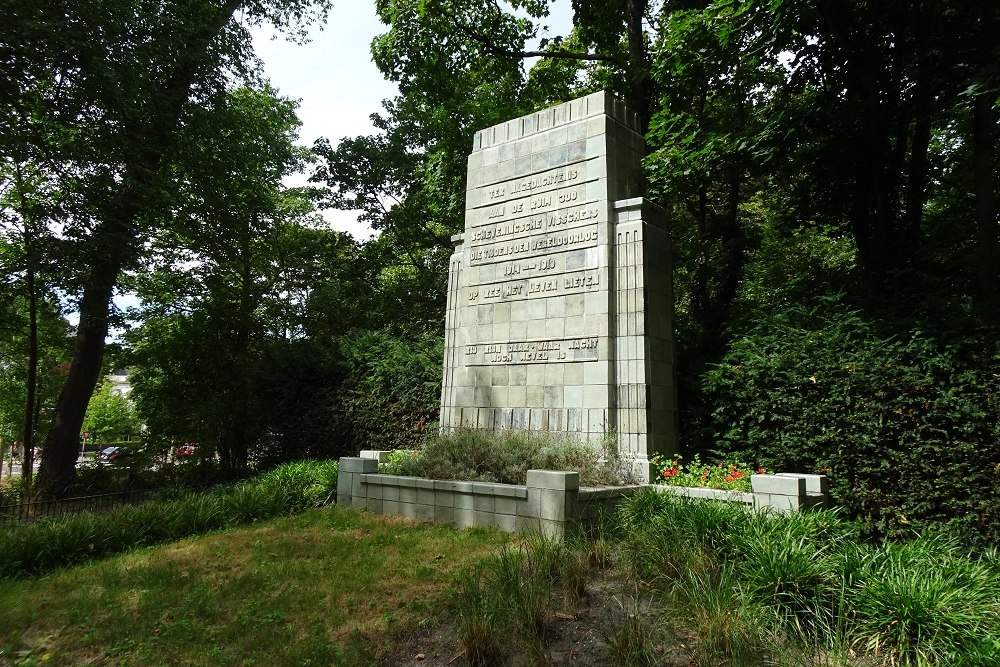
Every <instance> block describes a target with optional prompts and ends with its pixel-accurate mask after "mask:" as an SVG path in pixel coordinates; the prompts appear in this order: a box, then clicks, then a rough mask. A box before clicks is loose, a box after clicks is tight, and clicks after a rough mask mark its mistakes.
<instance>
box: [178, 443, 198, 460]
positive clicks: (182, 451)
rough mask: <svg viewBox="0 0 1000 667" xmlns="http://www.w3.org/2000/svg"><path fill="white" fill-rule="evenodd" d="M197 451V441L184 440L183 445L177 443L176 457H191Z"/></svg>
mask: <svg viewBox="0 0 1000 667" xmlns="http://www.w3.org/2000/svg"><path fill="white" fill-rule="evenodd" d="M197 453H198V443H195V442H185V443H184V444H183V445H178V446H177V450H176V454H177V458H179V459H183V458H187V457H191V456H194V455H195V454H197Z"/></svg>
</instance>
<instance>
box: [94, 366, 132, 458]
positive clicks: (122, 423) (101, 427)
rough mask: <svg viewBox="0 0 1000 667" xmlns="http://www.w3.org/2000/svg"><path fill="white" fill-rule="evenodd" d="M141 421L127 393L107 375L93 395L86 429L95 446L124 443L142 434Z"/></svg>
mask: <svg viewBox="0 0 1000 667" xmlns="http://www.w3.org/2000/svg"><path fill="white" fill-rule="evenodd" d="M141 426H142V424H141V423H140V421H139V418H138V416H137V415H136V413H135V408H134V407H133V405H132V401H131V400H129V398H128V396H126V395H125V394H123V393H121V392H120V391H118V390H116V389H115V387H114V386H113V385H112V383H111V382H110V381H109V380H108V379H107V378H106V379H105V380H104V382H102V383H101V384H100V386H98V388H97V391H95V392H94V395H93V396H91V397H90V403H89V404H88V405H87V414H86V416H85V417H84V419H83V430H84V432H86V433H87V434H88V439H89V440H90V441H91V442H93V443H94V444H95V445H105V444H108V443H112V442H123V441H125V440H128V439H129V438H131V437H133V436H137V435H139V431H140V429H141Z"/></svg>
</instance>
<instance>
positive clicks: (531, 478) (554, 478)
mask: <svg viewBox="0 0 1000 667" xmlns="http://www.w3.org/2000/svg"><path fill="white" fill-rule="evenodd" d="M527 486H528V487H529V488H535V489H553V490H556V491H577V490H579V489H580V473H578V472H566V471H560V470H529V471H528V483H527Z"/></svg>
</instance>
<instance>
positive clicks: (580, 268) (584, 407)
mask: <svg viewBox="0 0 1000 667" xmlns="http://www.w3.org/2000/svg"><path fill="white" fill-rule="evenodd" d="M638 129H639V123H638V118H637V116H636V115H635V114H634V113H633V112H631V111H629V110H628V109H626V108H625V106H624V105H623V104H622V103H621V102H619V101H618V100H616V99H615V98H614V97H612V96H611V95H610V94H608V93H604V92H601V93H595V94H593V95H588V96H586V97H583V98H580V99H576V100H573V101H571V102H567V103H565V104H560V105H559V106H555V107H552V108H549V109H545V110H543V111H539V112H537V113H533V114H530V115H528V116H524V117H522V118H516V119H514V120H511V121H509V122H506V123H502V124H500V125H495V126H493V127H490V128H487V129H485V130H482V131H480V132H477V133H476V135H475V140H474V142H473V151H472V154H471V155H470V156H469V178H468V186H467V191H466V213H465V232H464V233H463V234H457V235H455V236H454V237H453V239H452V240H453V241H454V242H455V253H454V254H453V255H452V257H451V265H450V270H449V274H448V311H447V319H446V325H445V326H446V329H445V359H444V384H443V389H442V394H441V428H442V429H443V430H445V431H447V430H454V429H457V428H462V427H466V428H474V429H484V430H499V429H525V430H528V431H536V432H548V433H554V434H565V435H566V436H568V437H572V438H576V439H583V440H593V441H601V440H603V439H604V438H605V437H606V436H607V435H608V434H614V435H615V437H616V439H617V442H618V447H619V450H620V452H621V453H622V455H624V456H627V457H629V458H630V459H631V460H633V461H634V463H635V466H636V470H637V472H638V473H639V475H640V476H648V474H649V473H648V471H649V465H648V458H649V456H651V455H652V454H654V453H657V452H663V453H672V452H673V451H675V449H676V399H675V395H676V394H675V388H674V379H673V332H672V324H671V316H672V288H671V260H670V245H669V240H668V237H667V233H666V231H665V228H664V219H663V215H662V214H661V212H660V211H659V210H658V209H657V208H655V207H654V206H652V205H651V204H650V203H648V202H644V201H643V200H642V198H641V196H640V195H641V180H642V179H641V170H640V160H641V158H642V155H643V148H644V144H643V138H642V135H640V134H639V132H638Z"/></svg>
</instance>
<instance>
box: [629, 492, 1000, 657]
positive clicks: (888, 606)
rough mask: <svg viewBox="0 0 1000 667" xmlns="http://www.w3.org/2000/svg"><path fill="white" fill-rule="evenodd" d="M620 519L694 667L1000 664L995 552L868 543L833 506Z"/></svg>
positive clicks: (695, 510)
mask: <svg viewBox="0 0 1000 667" xmlns="http://www.w3.org/2000/svg"><path fill="white" fill-rule="evenodd" d="M618 519H619V526H620V527H619V533H618V539H619V544H620V547H621V557H622V562H623V563H624V564H625V565H626V566H627V567H628V568H629V570H630V571H631V572H632V573H633V574H634V575H635V576H636V577H638V578H639V579H640V580H642V581H645V582H648V583H649V584H650V585H652V586H654V587H655V588H656V590H658V591H659V593H660V595H661V596H662V598H663V600H664V601H665V604H666V605H667V607H668V608H669V610H670V617H671V618H672V619H673V622H674V624H675V625H676V626H677V627H678V629H679V630H680V631H682V632H684V633H687V634H689V635H692V636H695V637H697V642H696V643H695V644H694V645H693V649H692V651H693V655H694V657H695V660H696V662H697V663H698V664H732V665H737V664H746V665H751V664H763V663H764V662H766V661H768V660H770V658H768V657H767V656H768V655H771V656H772V657H773V656H774V655H775V654H776V653H777V654H786V655H787V654H790V653H795V654H798V655H813V656H815V655H820V654H823V655H825V656H827V657H828V658H829V657H830V656H842V657H843V656H855V657H857V659H858V660H861V661H863V660H869V661H871V663H872V664H882V663H884V664H891V665H900V666H912V667H924V666H926V667H930V666H931V665H983V666H984V667H985V666H986V665H997V664H1000V640H997V638H998V637H1000V568H998V567H997V554H996V551H995V550H989V551H986V552H984V553H982V554H980V555H973V554H971V553H969V552H968V551H966V550H964V549H963V548H962V547H961V546H960V543H959V542H957V541H956V540H954V539H949V538H944V537H941V536H936V535H931V534H928V535H919V536H916V537H914V538H913V539H911V540H909V541H906V542H884V543H875V544H869V543H864V542H862V541H861V540H860V537H859V536H860V534H861V529H860V527H859V526H858V525H857V524H855V523H852V522H848V521H844V520H842V519H840V518H839V517H838V515H837V514H836V513H835V512H831V511H820V512H814V513H800V514H793V515H789V516H777V515H773V514H766V513H762V512H758V511H754V510H752V509H749V508H744V507H742V506H739V505H735V504H723V503H712V502H700V501H691V500H688V499H684V498H678V497H675V496H673V495H670V494H661V493H655V492H645V493H642V494H639V495H637V496H635V497H633V498H631V499H629V500H628V501H626V502H625V503H624V504H623V506H622V507H621V508H620V511H619V514H618ZM859 656H860V657H859ZM831 659H832V658H831ZM851 660H854V658H851ZM849 664H862V663H861V662H850V663H849Z"/></svg>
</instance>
